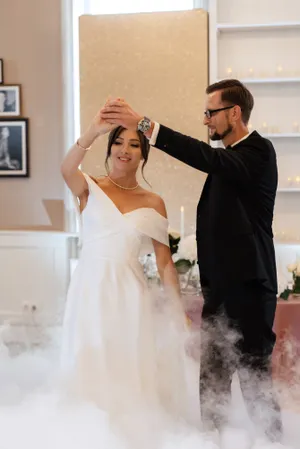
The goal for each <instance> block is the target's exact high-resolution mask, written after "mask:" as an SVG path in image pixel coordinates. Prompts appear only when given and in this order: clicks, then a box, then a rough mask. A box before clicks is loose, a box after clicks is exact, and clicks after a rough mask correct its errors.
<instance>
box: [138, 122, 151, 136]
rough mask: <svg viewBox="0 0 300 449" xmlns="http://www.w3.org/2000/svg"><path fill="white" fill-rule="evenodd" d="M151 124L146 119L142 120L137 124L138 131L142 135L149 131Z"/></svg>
mask: <svg viewBox="0 0 300 449" xmlns="http://www.w3.org/2000/svg"><path fill="white" fill-rule="evenodd" d="M150 126H151V122H150V120H149V119H148V118H143V119H142V120H141V121H140V122H139V124H138V130H139V131H141V132H142V133H144V132H146V131H148V129H150Z"/></svg>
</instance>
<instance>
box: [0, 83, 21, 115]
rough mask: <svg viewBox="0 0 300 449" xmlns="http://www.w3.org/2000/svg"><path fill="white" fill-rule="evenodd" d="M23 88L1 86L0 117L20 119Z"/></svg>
mask: <svg viewBox="0 0 300 449" xmlns="http://www.w3.org/2000/svg"><path fill="white" fill-rule="evenodd" d="M20 91H21V88H20V86H18V85H4V84H2V85H1V86H0V117H18V116H20V114H21V100H20Z"/></svg>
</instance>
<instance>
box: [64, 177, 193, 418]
mask: <svg viewBox="0 0 300 449" xmlns="http://www.w3.org/2000/svg"><path fill="white" fill-rule="evenodd" d="M84 176H85V179H86V181H87V183H88V187H89V197H88V202H87V205H86V207H85V209H84V210H83V212H82V216H81V226H82V249H81V255H80V258H79V262H78V265H77V267H76V269H75V271H74V274H73V277H72V280H71V284H70V287H69V292H68V296H67V303H66V311H65V318H64V326H63V341H62V355H61V363H62V367H63V370H64V374H65V376H66V380H67V382H66V383H67V385H68V390H69V391H70V393H71V394H72V395H75V396H76V397H77V398H79V399H80V400H85V401H86V400H87V401H91V402H94V403H96V404H97V405H98V406H99V407H100V408H101V409H103V410H105V411H108V412H109V413H110V415H111V416H114V418H115V419H116V417H117V416H122V414H124V412H125V413H128V412H129V410H132V411H134V410H138V409H143V410H145V407H146V408H148V409H149V410H150V409H151V410H157V408H159V409H161V410H163V411H164V412H165V413H167V414H169V415H170V416H173V417H176V418H179V419H186V418H187V416H188V415H189V408H190V405H189V404H188V388H187V386H188V384H189V387H190V388H191V389H192V390H193V395H194V396H195V397H197V384H196V383H195V385H192V386H191V385H190V383H191V378H189V379H188V378H187V372H188V370H187V363H188V361H187V357H186V354H185V351H184V343H185V334H184V320H185V318H184V313H183V311H182V310H181V308H180V306H179V304H176V300H175V299H173V300H172V298H169V299H167V298H164V297H163V296H162V295H161V294H159V293H160V292H159V291H158V290H156V291H153V292H150V291H149V289H148V286H147V283H146V280H145V276H144V273H143V267H142V265H141V263H140V262H139V257H140V256H141V255H142V254H145V253H146V254H147V252H149V251H151V250H152V251H153V248H152V241H151V239H155V240H157V241H159V242H161V243H163V244H165V245H168V244H169V242H168V220H167V219H166V218H165V217H163V216H162V215H160V214H159V213H158V212H157V211H156V210H154V209H151V208H139V209H136V210H133V211H131V212H128V213H125V214H122V213H121V212H120V211H119V209H118V208H117V207H116V205H115V204H114V203H113V201H112V200H111V199H110V198H109V197H108V196H107V195H106V194H105V193H104V191H103V190H102V189H101V188H100V187H99V186H98V185H97V184H96V183H95V182H94V181H93V180H92V179H91V178H90V177H89V176H88V175H86V174H84ZM190 363H193V362H190ZM196 377H197V376H196ZM193 414H194V411H193ZM194 418H195V420H197V417H195V416H194Z"/></svg>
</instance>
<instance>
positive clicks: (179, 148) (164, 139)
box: [150, 124, 270, 182]
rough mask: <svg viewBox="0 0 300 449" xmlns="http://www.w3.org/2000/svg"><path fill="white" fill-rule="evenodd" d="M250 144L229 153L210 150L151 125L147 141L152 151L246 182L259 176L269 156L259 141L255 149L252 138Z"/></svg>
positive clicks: (198, 141)
mask: <svg viewBox="0 0 300 449" xmlns="http://www.w3.org/2000/svg"><path fill="white" fill-rule="evenodd" d="M258 137H259V136H258ZM251 141H252V143H249V142H247V141H245V142H243V143H241V144H240V145H239V147H238V148H236V149H231V150H225V149H224V148H212V147H211V146H210V145H208V144H207V143H206V142H203V141H200V140H197V139H194V138H192V137H189V136H186V135H184V134H181V133H179V132H177V131H173V130H172V129H170V128H167V127H166V126H164V125H158V124H155V125H154V128H153V132H152V135H151V138H150V144H151V145H153V146H155V148H158V149H160V150H162V151H164V152H165V153H167V154H169V155H170V156H173V157H174V158H176V159H178V160H180V161H182V162H184V163H186V164H188V165H190V166H191V167H193V168H196V169H197V170H201V171H203V172H205V173H215V174H219V175H221V176H225V177H226V178H231V179H232V180H238V181H242V182H244V181H245V182H248V181H249V180H251V179H254V178H255V177H256V176H258V175H259V174H260V173H261V171H262V170H263V168H264V166H265V164H266V163H267V162H268V160H269V156H270V148H269V146H268V144H267V143H266V144H265V146H262V139H261V138H259V141H258V142H257V146H256V145H255V142H253V138H252V139H251Z"/></svg>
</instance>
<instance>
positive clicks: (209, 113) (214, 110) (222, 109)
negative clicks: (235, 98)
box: [204, 104, 235, 119]
mask: <svg viewBox="0 0 300 449" xmlns="http://www.w3.org/2000/svg"><path fill="white" fill-rule="evenodd" d="M234 106H235V104H233V105H231V106H226V107H225V108H220V109H206V111H204V115H206V117H207V118H208V119H209V118H211V117H212V115H213V114H215V113H216V112H220V111H225V110H226V109H231V108H234Z"/></svg>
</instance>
